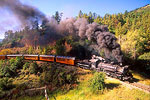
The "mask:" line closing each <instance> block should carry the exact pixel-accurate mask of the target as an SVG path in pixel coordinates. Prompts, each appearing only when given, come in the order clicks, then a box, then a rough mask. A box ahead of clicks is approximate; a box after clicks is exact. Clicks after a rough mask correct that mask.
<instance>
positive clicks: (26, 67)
mask: <svg viewBox="0 0 150 100" xmlns="http://www.w3.org/2000/svg"><path fill="white" fill-rule="evenodd" d="M29 66H30V63H29V62H26V63H25V64H24V65H23V70H26V69H28V68H29Z"/></svg>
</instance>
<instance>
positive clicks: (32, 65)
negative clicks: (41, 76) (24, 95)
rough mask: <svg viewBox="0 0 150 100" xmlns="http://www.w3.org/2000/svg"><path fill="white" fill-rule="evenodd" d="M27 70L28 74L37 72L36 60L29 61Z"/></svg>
mask: <svg viewBox="0 0 150 100" xmlns="http://www.w3.org/2000/svg"><path fill="white" fill-rule="evenodd" d="M29 71H30V74H37V72H38V64H37V63H36V62H33V63H31V64H30V67H29Z"/></svg>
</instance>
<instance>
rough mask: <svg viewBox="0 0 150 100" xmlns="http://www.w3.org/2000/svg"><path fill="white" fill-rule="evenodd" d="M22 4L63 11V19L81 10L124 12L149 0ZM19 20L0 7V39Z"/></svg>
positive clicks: (29, 1)
mask: <svg viewBox="0 0 150 100" xmlns="http://www.w3.org/2000/svg"><path fill="white" fill-rule="evenodd" d="M20 1H21V2H22V3H24V4H28V5H32V6H34V7H36V8H38V9H39V10H40V11H41V12H43V13H44V14H45V15H47V16H52V15H54V14H55V12H56V11H59V12H60V13H61V12H62V13H63V19H65V18H69V17H75V16H77V15H78V13H79V11H80V10H81V11H82V12H83V13H89V12H90V11H91V12H92V13H97V14H98V15H100V16H104V15H105V14H106V13H109V14H117V13H124V12H125V10H127V11H131V10H134V9H136V8H139V7H142V6H145V5H147V4H150V0H20ZM19 25H20V24H19V21H18V20H17V19H16V18H15V16H13V14H10V13H9V12H8V11H7V10H5V9H2V8H0V39H3V38H4V33H5V31H7V30H8V29H11V30H19Z"/></svg>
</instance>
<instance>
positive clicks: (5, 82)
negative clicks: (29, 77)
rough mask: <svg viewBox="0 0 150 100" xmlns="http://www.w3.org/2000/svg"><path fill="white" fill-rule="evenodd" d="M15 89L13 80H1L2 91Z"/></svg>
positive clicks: (6, 78) (0, 88)
mask: <svg viewBox="0 0 150 100" xmlns="http://www.w3.org/2000/svg"><path fill="white" fill-rule="evenodd" d="M13 87H14V85H13V84H12V80H11V79H9V78H8V77H5V78H2V79H0V90H2V91H5V90H10V89H12V88H13Z"/></svg>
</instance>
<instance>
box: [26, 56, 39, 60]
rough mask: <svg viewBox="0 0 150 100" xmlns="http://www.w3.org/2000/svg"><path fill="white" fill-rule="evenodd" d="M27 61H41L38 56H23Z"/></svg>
mask: <svg viewBox="0 0 150 100" xmlns="http://www.w3.org/2000/svg"><path fill="white" fill-rule="evenodd" d="M23 57H24V59H25V60H39V56H38V55H23Z"/></svg>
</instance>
